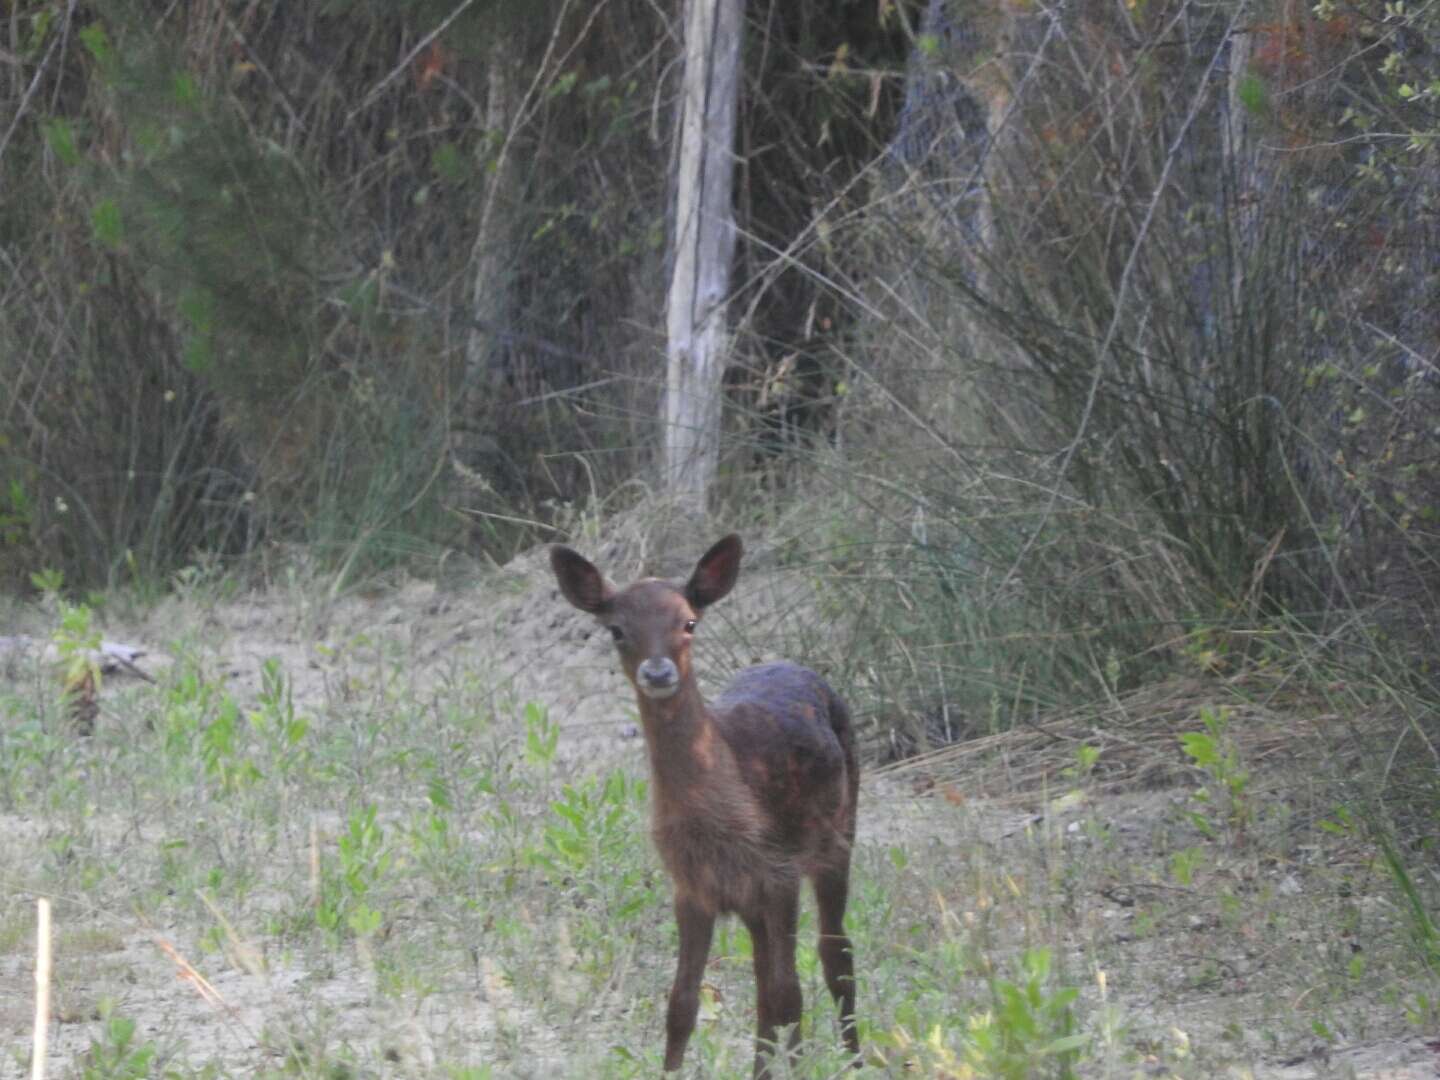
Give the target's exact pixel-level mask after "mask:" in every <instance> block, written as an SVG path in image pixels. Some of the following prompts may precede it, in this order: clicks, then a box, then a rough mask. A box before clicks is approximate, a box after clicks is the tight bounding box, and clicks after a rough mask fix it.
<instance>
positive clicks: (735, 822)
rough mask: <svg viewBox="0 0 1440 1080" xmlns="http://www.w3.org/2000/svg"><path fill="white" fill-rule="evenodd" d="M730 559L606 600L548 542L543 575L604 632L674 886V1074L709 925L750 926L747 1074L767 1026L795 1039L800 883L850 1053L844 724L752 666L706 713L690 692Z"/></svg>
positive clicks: (812, 678)
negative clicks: (809, 900) (705, 620)
mask: <svg viewBox="0 0 1440 1080" xmlns="http://www.w3.org/2000/svg"><path fill="white" fill-rule="evenodd" d="M740 555H741V547H740V538H739V537H737V536H733V535H732V536H727V537H725V539H723V540H721V541H720V542H719V543H717V544H716V545H715V546H714V547H712V548H711V549H710V550H709V551H708V552H706V554H705V555H704V556H703V557H702V558H701V559H700V561H699V563H698V564H696V567H695V572H694V573H693V574H692V575H691V577H690V580H689V581H688V582H687V583H686V584H685V585H683V586H676V585H672V584H670V583H668V582H664V581H658V580H656V579H654V578H647V579H644V580H642V581H637V582H635V583H634V584H633V585H630V586H629V587H627V588H625V589H623V590H618V591H617V590H615V589H613V588H612V587H611V586H610V585H609V584H607V583H606V582H605V580H604V578H602V577H601V576H600V572H599V571H598V570H596V569H595V567H594V566H593V565H591V564H590V563H589V562H588V561H587V560H586V559H585V558H583V557H582V556H580V555H578V554H576V553H575V552H574V551H572V550H570V549H569V548H566V547H556V548H553V549H552V550H551V565H552V567H553V568H554V571H555V578H556V580H557V581H558V582H559V584H560V591H561V592H562V593H563V594H564V595H565V598H566V599H567V600H569V601H570V603H572V604H574V605H575V606H576V607H578V608H580V609H581V610H582V611H588V612H590V613H591V614H592V615H594V616H595V617H596V618H597V619H598V620H599V621H600V622H601V624H602V625H604V626H606V627H608V628H610V629H611V632H612V633H615V634H617V641H616V646H617V649H618V651H619V655H620V662H621V666H622V667H623V668H624V670H625V675H626V677H627V678H628V679H629V680H630V682H631V684H632V685H633V686H634V687H635V697H636V701H637V702H638V704H639V708H640V719H641V722H642V724H643V726H644V729H645V743H646V746H647V748H648V750H649V753H650V773H651V777H652V780H653V784H652V790H653V810H654V825H653V837H654V840H655V847H656V849H657V850H658V851H659V852H660V858H661V860H662V861H663V862H664V864H665V869H666V870H667V871H668V872H669V874H670V877H671V879H672V880H673V882H674V885H675V917H676V922H677V924H678V926H679V930H680V957H679V962H678V966H677V969H676V973H675V983H674V986H673V987H672V989H671V991H670V1007H669V1011H668V1013H667V1017H666V1039H665V1068H666V1070H667V1071H669V1070H672V1069H678V1068H679V1067H680V1061H681V1059H682V1057H683V1056H684V1053H685V1046H686V1043H687V1042H688V1041H689V1039H690V1033H691V1032H692V1031H693V1030H694V1027H695V1014H696V1011H697V1009H698V1006H699V991H700V979H701V976H702V975H703V973H704V968H705V960H706V957H707V956H708V955H709V950H710V938H711V933H712V930H713V928H714V922H715V918H716V917H717V916H718V915H724V914H730V913H733V914H736V915H738V916H739V917H740V919H741V920H742V921H743V922H744V923H745V926H746V928H747V929H748V930H749V931H750V936H751V941H752V945H753V952H754V957H755V980H756V991H757V999H758V1013H759V1016H758V1021H757V1031H756V1050H755V1074H756V1075H757V1076H760V1075H762V1074H763V1073H764V1072H765V1069H766V1064H767V1061H768V1058H767V1056H766V1055H767V1054H768V1052H769V1048H770V1046H771V1045H772V1044H773V1043H774V1041H775V1035H776V1031H777V1029H778V1028H780V1027H785V1026H791V1031H790V1044H791V1046H792V1047H793V1045H794V1043H795V1041H796V1039H797V1038H798V1030H797V1028H798V1024H799V1021H800V1013H801V997H800V983H799V979H798V977H797V975H796V972H795V927H796V921H797V919H798V916H799V894H800V880H801V878H807V877H808V878H809V879H810V881H811V883H812V885H813V886H814V889H815V899H816V905H817V907H818V908H819V916H820V959H821V964H822V966H823V968H824V971H825V982H826V985H827V986H828V987H829V989H830V992H831V994H832V995H833V996H834V997H835V1000H836V1002H837V1003H838V1005H839V1007H840V1025H841V1030H842V1033H843V1035H844V1038H845V1044H846V1046H848V1047H849V1049H850V1051H851V1053H853V1054H856V1055H858V1054H859V1049H860V1048H859V1040H858V1039H857V1037H856V1034H855V1016H854V1013H855V977H854V968H853V960H852V957H851V951H850V940H849V938H848V937H847V936H846V935H845V929H844V915H845V903H846V896H847V892H848V889H849V873H850V847H851V844H852V843H853V842H854V839H855V804H856V796H857V794H858V790H859V783H860V773H859V767H858V765H857V762H856V759H855V739H854V735H853V734H852V731H851V727H850V714H849V712H848V711H847V710H846V708H845V704H844V702H842V701H841V700H840V698H839V697H838V696H837V695H836V694H835V692H834V691H833V690H831V689H830V687H829V686H827V685H826V684H825V681H824V680H823V679H821V678H820V676H818V675H816V674H815V673H814V672H813V671H809V670H807V669H805V668H802V667H798V666H796V665H795V664H789V663H777V664H762V665H760V666H758V667H752V668H747V669H746V670H745V671H742V672H741V673H740V674H739V675H738V676H736V678H735V680H734V681H733V682H732V683H731V684H730V686H729V687H727V688H726V690H725V692H724V693H723V694H722V695H721V696H720V697H719V698H718V699H717V700H716V701H715V703H714V705H713V706H707V705H706V704H705V701H704V699H703V698H702V697H701V695H700V688H699V685H698V683H697V682H696V680H695V673H694V671H693V669H692V667H691V663H690V641H691V637H692V636H693V632H694V629H695V624H696V623H697V622H698V621H699V620H700V618H701V616H702V615H703V614H704V611H705V609H706V608H707V607H708V606H709V605H710V604H713V603H715V602H716V601H718V600H720V599H722V598H723V597H724V596H725V595H726V594H727V593H728V592H729V591H730V589H731V587H732V586H733V585H734V583H735V578H736V576H737V575H738V573H739V570H740ZM672 686H673V691H672V690H671V687H672ZM647 691H649V692H647ZM666 692H669V696H662V695H663V694H665V693H666ZM857 1064H858V1062H857Z"/></svg>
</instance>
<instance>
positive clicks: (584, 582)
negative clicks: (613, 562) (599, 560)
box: [550, 544, 615, 615]
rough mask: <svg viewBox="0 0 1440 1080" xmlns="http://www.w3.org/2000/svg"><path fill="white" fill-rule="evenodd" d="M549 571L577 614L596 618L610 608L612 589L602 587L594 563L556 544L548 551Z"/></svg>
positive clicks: (602, 579) (601, 581) (605, 586)
mask: <svg viewBox="0 0 1440 1080" xmlns="http://www.w3.org/2000/svg"><path fill="white" fill-rule="evenodd" d="M550 569H551V570H553V571H555V581H556V582H557V583H558V584H559V586H560V592H561V593H563V594H564V596H565V599H566V600H569V601H570V603H572V604H574V605H575V606H576V607H577V608H579V609H580V610H581V611H588V612H589V613H590V614H591V615H599V614H601V613H602V612H603V611H604V610H605V609H606V608H608V607H609V606H610V600H611V598H612V597H613V596H614V595H615V592H614V590H613V589H611V588H610V586H609V585H607V584H605V579H604V578H603V577H601V576H600V571H599V570H596V569H595V564H594V563H592V562H591V561H590V560H589V559H587V558H585V556H584V555H581V554H580V553H579V552H578V551H572V550H570V548H568V547H564V546H562V545H560V544H556V545H555V546H554V547H552V548H551V549H550Z"/></svg>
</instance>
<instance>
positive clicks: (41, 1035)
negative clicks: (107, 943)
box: [30, 896, 50, 1080]
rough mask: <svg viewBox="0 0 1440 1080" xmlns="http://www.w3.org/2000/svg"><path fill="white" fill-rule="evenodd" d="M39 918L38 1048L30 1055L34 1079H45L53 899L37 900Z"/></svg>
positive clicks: (36, 967)
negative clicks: (51, 901) (51, 907)
mask: <svg viewBox="0 0 1440 1080" xmlns="http://www.w3.org/2000/svg"><path fill="white" fill-rule="evenodd" d="M36 908H37V918H36V921H35V1050H34V1052H33V1053H32V1054H31V1056H30V1063H31V1064H30V1076H31V1080H45V1051H46V1049H47V1048H48V1047H49V1044H50V1043H49V1030H48V1029H49V1027H50V901H49V900H48V899H46V898H45V897H43V896H42V897H40V899H39V900H38V901H36Z"/></svg>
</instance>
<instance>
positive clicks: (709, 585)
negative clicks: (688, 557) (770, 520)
mask: <svg viewBox="0 0 1440 1080" xmlns="http://www.w3.org/2000/svg"><path fill="white" fill-rule="evenodd" d="M743 551H744V549H743V548H742V547H741V544H740V537H739V536H738V535H736V534H735V533H731V534H730V535H729V536H727V537H725V539H723V540H720V541H718V542H717V543H716V544H715V546H714V547H712V548H711V549H710V550H709V551H707V552H706V553H705V554H704V555H702V556H700V561H699V562H698V563H696V564H695V572H694V573H693V574H691V575H690V580H689V581H687V582H686V583H685V599H686V600H688V601H690V606H691V607H693V608H694V609H695V610H696V611H701V610H703V609H705V608H707V607H709V606H710V605H711V604H713V603H715V601H717V600H723V599H724V598H725V595H726V593H728V592H729V591H730V590H731V589H732V588H734V586H735V579H736V578H737V577H738V576H739V575H740V556H741V554H742V553H743Z"/></svg>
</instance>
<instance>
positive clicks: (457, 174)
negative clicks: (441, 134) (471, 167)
mask: <svg viewBox="0 0 1440 1080" xmlns="http://www.w3.org/2000/svg"><path fill="white" fill-rule="evenodd" d="M430 168H431V169H433V170H434V171H435V175H436V176H438V177H439V178H440V179H441V180H447V181H449V182H450V183H459V182H460V181H462V180H464V179H465V173H466V169H465V162H464V161H463V160H462V158H461V156H460V149H459V148H458V147H457V146H456V145H455V144H454V143H450V142H446V143H441V144H440V145H439V146H437V147H436V148H435V152H434V153H432V154H431V155H430Z"/></svg>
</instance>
